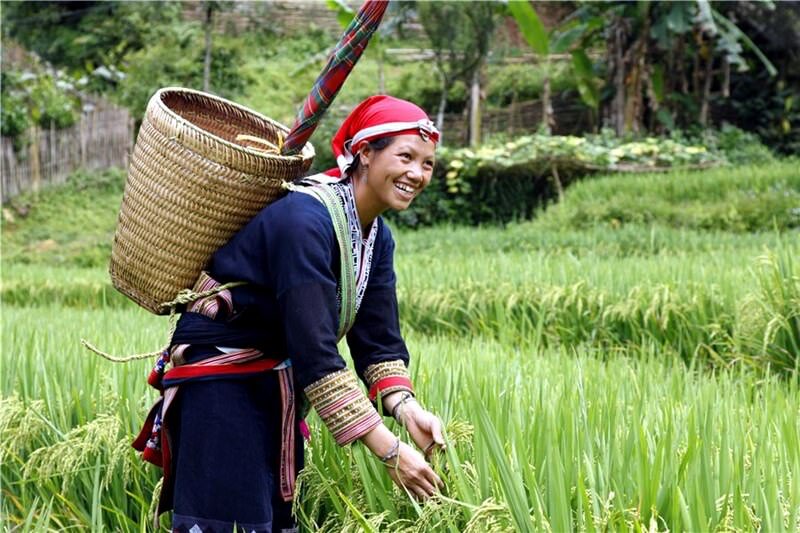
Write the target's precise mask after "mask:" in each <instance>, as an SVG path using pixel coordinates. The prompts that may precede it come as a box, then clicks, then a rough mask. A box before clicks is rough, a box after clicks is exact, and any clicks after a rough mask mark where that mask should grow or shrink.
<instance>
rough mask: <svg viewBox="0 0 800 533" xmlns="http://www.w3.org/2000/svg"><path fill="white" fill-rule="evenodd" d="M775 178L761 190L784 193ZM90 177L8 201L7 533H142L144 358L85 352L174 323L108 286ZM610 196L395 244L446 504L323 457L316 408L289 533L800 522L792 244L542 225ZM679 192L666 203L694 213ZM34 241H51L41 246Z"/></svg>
mask: <svg viewBox="0 0 800 533" xmlns="http://www.w3.org/2000/svg"><path fill="white" fill-rule="evenodd" d="M781 165H782V164H779V165H775V166H774V167H771V168H772V169H773V171H774V172H773V173H774V175H775V176H778V177H780V176H784V177H786V176H788V178H787V179H789V180H791V179H792V176H791V175H787V174H785V168H784V167H783V166H781ZM782 172H784V174H782ZM766 174H768V171H764V172H763V173H762V172H760V171H759V172H753V171H751V170H743V171H742V172H741V174H737V175H736V176H734V177H733V178H731V179H732V180H734V181H735V180H737V179H745V178H746V177H747V176H750V177H751V178H753V179H754V180H756V182H757V183H761V182H760V181H758V180H765V181H768V180H769V179H771V178H769V177H765V175H766ZM707 175H708V176H710V177H709V178H708V179H705V177H704V178H703V179H702V180H695V181H698V182H702V183H706V184H707V185H708V187H709V191H706V192H703V191H701V190H699V189H698V191H696V192H694V193H691V194H692V195H694V196H692V198H694V200H692V202H695V201H700V200H698V199H699V198H706V199H710V198H712V196H713V195H712V193H711V192H710V190H711V189H713V187H718V186H721V185H720V183H721V182H720V181H719V180H721V179H722V178H720V177H719V176H717V178H715V177H714V176H716V175H715V174H713V173H708V174H707ZM103 176H105V177H103ZM103 176H100V177H98V176H94V175H87V176H82V177H81V176H78V177H77V178H75V179H73V180H70V183H69V184H68V185H67V186H66V187H65V188H63V189H60V190H52V191H43V192H42V193H40V194H39V195H36V196H27V197H23V198H21V199H19V200H18V201H16V202H15V205H12V206H9V207H7V209H9V210H11V215H12V216H13V217H15V220H14V221H13V222H12V223H9V222H6V224H5V225H4V228H3V262H2V265H3V280H2V289H1V291H2V292H1V293H0V294H2V299H3V323H2V341H1V343H2V346H0V348H1V349H2V354H1V355H0V365H2V372H1V373H0V390H1V391H2V392H1V393H0V394H1V400H0V401H2V406H0V454H1V455H0V487H1V488H0V490H2V502H0V524H2V527H3V528H4V529H9V530H10V529H14V530H21V531H39V530H52V529H57V530H70V529H74V530H93V531H100V530H104V529H109V530H114V531H144V530H146V529H147V527H148V526H147V524H148V523H149V522H150V517H149V513H151V512H152V498H151V497H152V494H153V490H154V487H155V486H156V483H157V482H158V475H157V472H156V470H155V469H153V468H151V467H150V466H148V465H145V464H143V463H142V462H141V461H140V459H139V458H138V457H137V456H136V454H135V453H134V452H133V450H132V449H131V448H130V447H129V443H130V441H131V440H132V436H133V435H134V434H135V433H136V432H137V431H138V429H139V425H140V424H141V422H142V420H143V419H144V416H145V413H146V411H147V410H148V408H149V406H150V404H151V402H152V401H153V400H154V399H155V391H153V390H152V389H150V388H148V386H147V385H146V381H145V379H146V375H147V373H148V372H149V368H150V365H151V362H149V361H138V362H133V363H129V364H127V365H115V364H112V363H110V362H108V361H105V360H102V359H100V358H97V357H96V356H94V355H92V354H90V353H89V352H87V351H86V350H84V349H83V348H82V347H81V346H80V343H79V340H80V338H81V337H85V338H88V339H89V340H90V341H92V342H93V343H95V344H96V345H98V346H99V347H101V348H103V349H104V350H106V351H109V352H111V353H116V354H126V353H141V352H149V351H152V350H154V349H157V348H159V347H160V346H161V345H162V344H163V343H164V342H165V338H164V337H165V335H166V333H167V330H168V324H167V319H166V318H164V317H156V316H153V315H150V314H149V313H146V312H145V311H143V310H141V309H139V308H137V307H136V306H135V305H134V304H132V303H130V302H129V301H127V300H126V299H125V298H124V297H122V296H120V295H119V294H117V293H116V292H115V291H114V290H113V289H112V288H111V287H110V284H109V281H108V275H107V273H106V271H105V264H104V263H105V259H106V257H104V255H103V254H104V253H107V252H106V251H104V250H107V249H106V248H104V247H107V246H108V244H107V243H108V240H109V239H110V235H111V233H112V232H113V225H114V223H115V209H116V207H114V209H113V210H112V209H111V208H110V207H108V206H109V205H116V204H118V202H119V191H120V189H119V183H121V175H120V174H116V175H115V174H113V173H112V174H107V175H103ZM690 176H695V177H697V176H706V174H696V175H694V174H693V175H690ZM737 176H738V177H737ZM742 176H744V177H742ZM664 178H665V176H662V175H652V176H651V177H650V178H649V179H650V185H649V187H651V188H653V189H654V190H658V189H659V187H666V185H665V184H663V183H662V182H661V181H660V180H663V179H664ZM684 178H685V177H681V176H677V177H675V179H676V180H681V179H684ZM618 179H619V178H616V177H610V178H599V179H598V180H596V182H592V183H591V184H590V183H588V182H587V183H586V187H591V186H594V187H596V189H594V190H593V191H592V190H591V189H590V190H589V192H585V191H582V190H581V189H578V187H581V186H583V184H579V185H578V186H575V187H574V190H576V191H577V192H576V193H575V195H574V196H572V195H571V193H570V194H568V195H567V198H566V200H565V202H564V204H562V205H559V206H556V207H555V208H554V209H555V210H556V211H553V213H556V214H552V213H550V212H545V213H544V215H543V216H541V217H540V218H539V219H537V220H534V221H530V222H524V223H517V224H511V225H509V226H507V227H505V228H500V227H488V228H459V227H443V228H430V229H425V230H421V231H416V232H410V231H397V232H396V234H395V236H396V239H397V243H398V253H397V260H396V270H397V274H398V280H399V282H398V283H399V285H398V290H399V299H400V303H401V320H402V325H403V328H404V331H405V333H406V337H407V340H408V345H409V348H410V350H411V352H412V374H413V380H414V383H415V386H416V388H417V390H418V392H419V396H420V398H421V399H422V401H423V402H424V404H425V405H426V406H428V407H429V408H430V409H431V410H432V411H433V412H435V413H437V414H439V415H440V416H441V417H442V418H443V420H444V421H445V423H446V426H447V435H448V440H449V442H450V446H449V448H448V450H447V452H446V453H445V454H444V455H442V456H439V457H437V459H436V461H435V467H436V469H437V470H438V471H439V472H440V474H441V475H442V477H443V478H444V480H445V482H446V490H445V491H444V492H443V493H442V494H441V495H440V496H439V497H437V498H435V499H434V500H433V501H431V502H429V503H427V504H425V505H418V504H416V503H414V502H412V501H411V500H409V499H407V498H406V497H405V496H404V495H403V494H402V493H400V492H399V491H398V490H397V489H395V488H393V486H392V484H391V481H390V480H389V478H388V476H387V475H386V474H385V472H383V471H382V469H383V467H382V466H381V465H380V464H379V463H378V462H377V461H375V460H374V459H373V458H372V457H370V456H369V453H368V451H366V449H365V448H363V447H361V446H359V445H354V446H351V447H348V448H346V449H340V448H338V447H337V446H336V445H335V443H334V441H333V439H332V438H331V437H330V435H329V434H328V433H327V432H326V431H325V430H324V429H323V426H322V424H321V423H320V422H319V420H317V419H316V418H314V417H313V415H312V420H311V422H312V433H313V436H312V443H311V446H310V447H309V448H308V449H307V451H308V456H307V458H308V461H307V465H308V466H307V468H306V469H305V471H304V472H303V474H302V476H301V479H300V485H301V487H302V488H301V490H302V493H301V494H302V497H301V498H300V499H299V500H298V501H299V505H298V508H297V514H298V517H299V519H300V521H301V523H302V525H303V527H304V529H305V530H311V531H318V530H319V531H406V532H412V531H445V532H450V531H471V532H483V531H534V530H535V531H538V530H551V531H567V530H579V531H642V530H647V531H656V530H658V531H662V530H667V529H669V530H677V531H732V530H765V531H796V530H798V529H799V528H800V426H799V425H798V424H797V419H798V415H800V411H798V409H797V406H798V405H800V373H799V372H798V358H797V353H799V352H800V349H799V347H800V272H798V266H797V263H796V261H795V258H796V257H797V256H798V252H800V249H799V247H800V242H798V240H797V239H796V238H795V232H794V230H787V231H774V229H772V230H770V228H763V229H764V231H762V232H744V233H742V232H739V231H738V230H736V231H720V230H702V229H699V228H697V227H688V228H687V227H685V226H683V225H682V224H676V223H672V222H671V220H672V219H670V218H668V217H667V218H663V217H662V218H658V220H656V221H655V222H653V223H652V224H646V223H642V222H635V223H627V222H626V223H623V224H620V225H619V226H618V227H614V226H613V225H610V224H607V223H605V222H603V221H602V220H596V221H595V223H594V224H593V225H592V226H591V227H589V228H587V229H576V227H575V226H574V225H572V224H570V223H568V222H565V223H563V224H562V225H561V226H560V227H556V226H557V225H558V224H557V223H556V222H557V221H559V220H560V221H562V222H563V221H564V220H567V218H559V217H565V216H566V215H564V214H563V213H567V212H569V210H570V209H573V208H575V205H579V206H586V205H590V204H591V205H594V206H595V207H598V206H602V205H603V204H604V203H608V202H611V201H613V200H614V197H613V194H619V195H622V196H625V195H628V197H633V196H635V195H636V194H640V195H645V193H646V192H647V187H648V186H647V185H646V184H645V182H642V183H639V184H638V185H637V184H636V183H634V184H631V185H628V184H627V183H622V182H621V181H615V180H618ZM639 179H640V178H634V181H636V180H639ZM686 179H688V178H686ZM776 179H778V178H776ZM97 180H99V181H100V183H99V184H97V183H96V181H97ZM103 182H106V185H103ZM608 182H612V183H613V186H612V185H608V184H607V183H608ZM93 183H94V185H92V184H93ZM692 183H694V182H692ZM115 184H116V185H115ZM692 186H693V187H694V185H692ZM636 187H641V190H640V191H639V192H638V193H637V191H638V190H639V189H636ZM754 187H756V186H755V185H754ZM768 188H769V187H768ZM571 190H572V189H571ZM730 190H734V189H733V188H731V189H730ZM614 191H616V193H614ZM723 193H724V191H722V192H721V193H720V194H723ZM604 194H605V195H606V196H604ZM609 195H611V196H609ZM687 195H689V193H688V192H686V193H685V194H684V196H682V197H681V196H673V197H671V202H670V205H671V206H672V209H674V210H675V211H676V212H681V210H683V211H682V212H685V214H686V215H687V216H690V215H691V212H692V209H694V204H692V202H689V204H686V203H685V202H684V200H686V199H687V198H688V197H689V196H691V195H689V196H687ZM704 195H705V196H704ZM682 198H683V199H682ZM709 201H711V200H709ZM592 202H594V203H592ZM24 206H29V207H28V209H29V211H28V214H27V215H26V216H21V215H20V214H19V213H20V211H22V212H24V209H23V207H24ZM559 209H561V210H562V212H561V214H558V211H557V210H559ZM576 209H577V208H576ZM631 209H633V210H636V209H638V207H636V206H632V207H631ZM112 211H114V213H113V215H114V216H112ZM81 228H84V229H86V231H85V232H84V231H82V230H81ZM734 229H735V228H734ZM85 235H91V236H92V237H91V238H84V236H85ZM48 240H52V241H55V242H56V243H57V245H56V246H53V245H49V247H44V248H43V247H42V246H40V245H37V243H39V244H40V243H41V242H42V241H48ZM94 258H97V259H94ZM100 259H103V260H102V261H101V260H100ZM342 349H343V351H344V352H346V347H342ZM776 370H778V371H776ZM394 429H395V430H397V431H401V430H400V429H399V428H394ZM165 520H166V519H165Z"/></svg>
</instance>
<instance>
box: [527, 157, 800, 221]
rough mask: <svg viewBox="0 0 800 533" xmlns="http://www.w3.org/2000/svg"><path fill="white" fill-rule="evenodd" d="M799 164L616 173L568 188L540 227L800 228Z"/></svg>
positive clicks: (784, 163)
mask: <svg viewBox="0 0 800 533" xmlns="http://www.w3.org/2000/svg"><path fill="white" fill-rule="evenodd" d="M799 167H800V162H798V160H797V159H787V160H785V161H781V162H777V163H771V164H767V165H760V166H756V165H750V166H739V167H736V168H729V167H723V168H718V169H714V170H710V171H703V172H686V171H681V172H672V173H668V174H663V175H653V174H641V175H624V174H623V175H617V176H609V177H604V178H597V179H591V180H584V181H581V182H579V183H576V184H575V185H574V186H572V187H570V188H569V190H568V194H567V199H566V201H565V202H563V203H561V204H559V205H557V206H554V207H553V208H552V209H549V210H548V211H547V212H546V213H545V215H544V216H543V217H542V221H541V222H542V223H543V224H545V225H547V226H548V227H552V228H563V227H570V228H575V229H583V228H590V227H593V226H595V225H598V224H600V225H604V226H610V227H612V228H614V227H619V226H620V225H623V224H627V223H637V224H651V223H661V224H665V225H668V226H671V227H679V228H680V227H683V228H694V229H701V230H708V229H718V230H726V231H736V232H752V231H765V230H769V229H771V228H773V227H777V228H778V229H780V230H786V229H789V228H798V227H800V171H799V170H798V168H799Z"/></svg>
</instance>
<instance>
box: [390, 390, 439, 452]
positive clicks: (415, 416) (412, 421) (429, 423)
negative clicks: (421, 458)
mask: <svg viewBox="0 0 800 533" xmlns="http://www.w3.org/2000/svg"><path fill="white" fill-rule="evenodd" d="M400 418H401V420H402V423H403V425H404V426H405V427H406V429H407V430H408V434H409V435H411V438H412V439H414V443H415V444H416V445H417V447H418V448H419V449H420V450H422V451H423V453H424V454H425V457H426V458H427V457H428V456H429V455H430V454H431V452H432V451H433V450H435V449H436V448H437V447H439V448H441V449H444V447H445V442H444V435H443V434H442V421H441V420H439V417H438V416H436V415H434V414H433V413H431V412H429V411H426V410H425V409H423V408H422V407H421V406H420V405H419V404H418V403H417V402H408V403H407V404H405V405H403V410H402V413H400Z"/></svg>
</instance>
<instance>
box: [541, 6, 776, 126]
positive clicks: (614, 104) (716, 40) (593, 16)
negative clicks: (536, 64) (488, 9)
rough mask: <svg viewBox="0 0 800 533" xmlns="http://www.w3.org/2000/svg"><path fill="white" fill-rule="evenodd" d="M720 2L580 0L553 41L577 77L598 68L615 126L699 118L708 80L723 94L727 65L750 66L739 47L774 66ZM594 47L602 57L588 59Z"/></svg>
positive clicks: (702, 120) (703, 115)
mask: <svg viewBox="0 0 800 533" xmlns="http://www.w3.org/2000/svg"><path fill="white" fill-rule="evenodd" d="M725 9H729V5H728V4H726V3H720V4H719V5H718V6H717V5H716V4H713V5H712V4H711V3H710V2H708V1H707V0H697V1H695V2H636V3H633V2H613V3H612V2H602V3H600V2H598V3H586V4H583V5H582V6H581V7H580V8H579V9H578V10H576V11H575V13H573V15H572V16H570V17H569V19H568V20H567V21H566V22H565V24H563V25H562V27H561V28H559V32H558V35H557V36H556V41H557V42H558V43H559V46H561V47H563V48H564V49H568V50H570V51H571V53H572V54H573V64H574V66H575V70H576V78H578V79H579V80H580V79H581V78H582V77H584V78H585V76H591V75H592V72H593V71H594V70H599V71H604V73H605V80H606V89H607V90H606V91H605V92H606V93H607V94H610V95H611V97H610V98H607V99H606V100H605V101H604V102H603V103H604V104H605V109H604V114H605V119H606V122H607V123H608V124H609V125H611V126H612V127H614V129H615V130H616V131H617V133H618V134H623V133H625V132H634V133H635V132H640V131H643V130H645V129H653V128H657V127H661V128H665V129H672V128H674V127H675V126H676V125H677V124H683V125H687V124H691V123H695V122H696V123H699V124H700V125H706V124H707V122H708V118H709V104H710V101H711V97H712V92H713V90H714V88H715V87H716V88H717V90H718V92H719V93H720V94H723V95H726V94H728V83H729V80H730V69H731V67H734V68H737V69H740V70H741V69H747V68H749V64H748V62H747V61H746V59H745V56H744V50H745V49H748V50H749V51H750V52H751V53H753V54H754V55H755V56H756V57H757V58H758V60H759V62H760V64H761V65H762V66H763V67H764V68H765V69H766V70H767V72H768V73H769V74H770V75H774V74H775V72H776V71H775V68H774V66H773V65H772V63H771V62H770V61H769V60H768V59H767V58H766V57H765V56H764V55H763V53H762V52H761V50H759V49H758V47H756V46H755V45H754V44H753V42H752V41H751V40H750V39H749V38H748V36H747V35H745V33H744V32H742V31H741V30H740V29H739V27H738V26H737V25H736V24H735V23H734V22H733V21H732V20H731V19H730V18H729V17H727V16H725V15H724V14H723V13H724V10H725ZM600 47H603V48H604V49H605V55H604V57H603V61H602V63H601V64H600V65H593V64H592V62H591V61H589V59H588V55H587V53H586V52H587V51H588V50H591V49H596V48H600ZM580 87H581V85H580V84H579V88H580ZM584 88H586V87H585V85H584ZM582 96H583V92H582Z"/></svg>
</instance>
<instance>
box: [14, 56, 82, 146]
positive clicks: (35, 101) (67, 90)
mask: <svg viewBox="0 0 800 533" xmlns="http://www.w3.org/2000/svg"><path fill="white" fill-rule="evenodd" d="M31 67H32V70H27V71H25V72H20V71H17V70H13V69H5V70H3V72H2V81H0V83H1V84H2V134H3V135H4V136H7V137H13V138H14V139H15V142H16V143H17V146H18V147H21V146H22V144H23V143H24V138H23V136H24V134H25V133H26V132H27V131H28V129H29V128H30V126H31V125H33V124H36V125H38V126H40V127H43V128H50V127H51V126H52V127H55V128H58V129H60V128H67V127H69V126H72V125H73V124H75V122H76V121H77V119H78V114H79V112H80V100H79V99H78V98H77V97H76V96H75V95H74V93H75V91H74V87H73V86H72V84H71V83H70V82H69V81H68V80H67V79H65V77H64V76H63V75H61V73H59V72H55V73H51V72H46V71H45V70H44V69H42V68H41V67H40V66H39V65H31Z"/></svg>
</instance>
